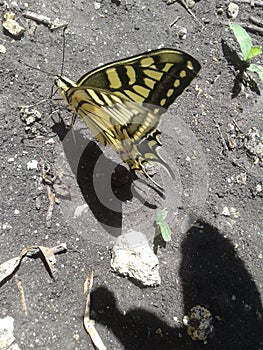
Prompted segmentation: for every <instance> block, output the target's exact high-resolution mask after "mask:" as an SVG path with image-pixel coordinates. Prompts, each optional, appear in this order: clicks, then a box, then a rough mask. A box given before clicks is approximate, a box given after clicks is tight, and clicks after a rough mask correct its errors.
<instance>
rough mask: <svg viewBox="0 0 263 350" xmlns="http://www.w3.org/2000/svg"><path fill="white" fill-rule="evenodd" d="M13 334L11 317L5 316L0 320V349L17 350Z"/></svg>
mask: <svg viewBox="0 0 263 350" xmlns="http://www.w3.org/2000/svg"><path fill="white" fill-rule="evenodd" d="M13 332H14V319H13V317H10V316H7V317H5V318H0V349H10V350H19V347H18V345H17V344H16V342H15V337H14V335H13Z"/></svg>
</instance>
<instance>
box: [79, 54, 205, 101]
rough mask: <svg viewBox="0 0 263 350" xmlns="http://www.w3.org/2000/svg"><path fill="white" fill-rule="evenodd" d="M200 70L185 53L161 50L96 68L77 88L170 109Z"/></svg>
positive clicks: (80, 81) (81, 79) (196, 63)
mask: <svg viewBox="0 0 263 350" xmlns="http://www.w3.org/2000/svg"><path fill="white" fill-rule="evenodd" d="M200 68H201V67H200V64H199V62H198V61H197V60H196V59H194V58H193V57H192V56H190V55H188V54H187V53H185V52H182V51H179V50H172V49H161V50H155V51H151V52H146V53H144V54H141V55H139V56H133V57H130V58H127V59H124V60H120V61H116V62H113V63H110V64H107V65H104V66H102V67H100V68H97V69H95V70H93V71H91V72H89V73H87V74H86V75H84V76H83V77H82V78H80V79H79V80H78V82H77V85H78V86H92V87H98V88H101V89H106V90H108V91H111V92H113V93H116V94H117V95H118V96H121V97H126V98H128V99H130V100H132V101H135V102H141V103H142V102H144V103H147V104H151V105H155V106H161V107H163V108H168V107H169V106H170V104H172V103H173V102H174V100H175V99H176V98H177V97H178V96H179V95H180V94H181V93H182V92H183V90H184V89H185V88H186V87H187V86H188V85H189V84H190V82H191V81H192V80H193V78H194V77H195V76H196V75H197V73H198V72H199V70H200Z"/></svg>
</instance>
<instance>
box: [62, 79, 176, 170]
mask: <svg viewBox="0 0 263 350" xmlns="http://www.w3.org/2000/svg"><path fill="white" fill-rule="evenodd" d="M62 79H64V78H62ZM66 98H67V102H68V104H69V105H70V106H71V108H72V110H73V112H74V114H76V115H77V114H78V115H79V116H80V117H81V118H82V119H83V121H84V122H85V123H86V125H87V126H88V128H89V129H90V131H91V132H92V133H93V135H94V136H95V137H96V138H97V139H98V140H99V142H100V143H101V144H102V145H104V146H105V145H107V144H108V145H110V146H111V147H112V148H113V149H114V151H115V152H116V153H118V154H119V155H120V157H121V159H122V160H123V161H124V162H125V163H126V164H127V165H128V166H129V168H130V169H131V170H132V171H133V172H137V171H139V172H143V173H145V170H144V167H143V165H144V164H145V163H147V162H148V161H157V162H159V163H161V164H162V165H164V166H166V167H167V165H166V163H165V162H164V161H163V160H162V159H161V157H160V156H159V155H158V154H157V148H158V146H161V144H160V141H159V135H160V132H159V131H158V130H157V129H156V126H157V125H158V123H159V115H158V114H155V113H153V112H152V111H151V110H150V109H147V108H146V107H145V106H143V105H142V104H141V103H134V102H132V101H130V100H128V99H127V98H124V99H123V98H120V97H119V96H116V95H114V94H112V93H111V92H108V91H106V90H101V89H99V88H94V87H93V88H89V87H85V86H80V87H71V88H69V89H68V90H67V91H66ZM167 168H168V170H169V171H170V168H169V167H167ZM170 173H171V171H170ZM171 174H172V173H171Z"/></svg>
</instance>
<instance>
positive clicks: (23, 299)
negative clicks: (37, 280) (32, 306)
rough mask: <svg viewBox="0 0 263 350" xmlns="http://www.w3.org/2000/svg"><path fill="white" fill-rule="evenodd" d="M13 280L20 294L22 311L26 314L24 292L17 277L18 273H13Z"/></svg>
mask: <svg viewBox="0 0 263 350" xmlns="http://www.w3.org/2000/svg"><path fill="white" fill-rule="evenodd" d="M14 277H15V282H16V286H17V289H18V292H19V296H20V302H21V306H22V311H23V312H24V314H25V315H26V316H27V315H28V313H27V307H26V298H25V292H24V289H23V286H22V283H21V281H20V279H19V277H18V274H17V273H16V274H15V276H14Z"/></svg>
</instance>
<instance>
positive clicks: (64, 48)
mask: <svg viewBox="0 0 263 350" xmlns="http://www.w3.org/2000/svg"><path fill="white" fill-rule="evenodd" d="M66 29H67V28H66V27H65V28H63V46H62V63H61V70H60V75H63V70H64V62H65V50H66V36H65V31H66Z"/></svg>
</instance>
